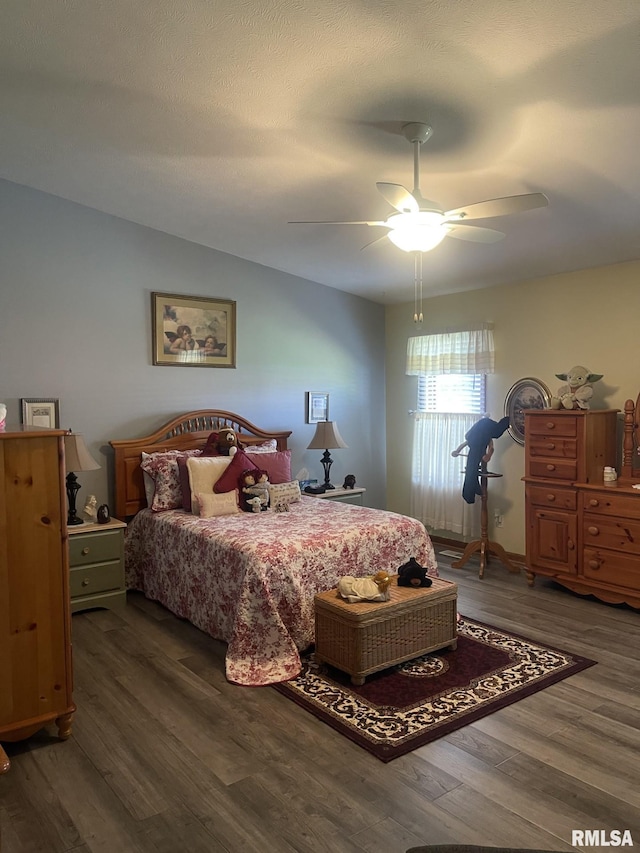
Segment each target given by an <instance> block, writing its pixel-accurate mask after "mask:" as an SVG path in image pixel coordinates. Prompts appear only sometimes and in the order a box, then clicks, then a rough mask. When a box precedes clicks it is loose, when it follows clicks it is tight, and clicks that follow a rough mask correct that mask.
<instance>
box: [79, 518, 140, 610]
mask: <svg viewBox="0 0 640 853" xmlns="http://www.w3.org/2000/svg"><path fill="white" fill-rule="evenodd" d="M126 527H127V525H126V524H124V522H122V521H118V520H117V519H112V520H111V521H108V522H107V523H106V524H96V523H94V522H87V523H86V524H78V525H76V526H72V527H69V528H68V533H69V568H70V589H71V612H72V613H76V612H77V611H78V610H88V609H89V608H90V607H108V608H113V607H117V606H118V605H122V604H126V601H127V592H126V588H125V584H124V531H125V530H126Z"/></svg>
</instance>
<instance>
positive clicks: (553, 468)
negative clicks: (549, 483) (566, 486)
mask: <svg viewBox="0 0 640 853" xmlns="http://www.w3.org/2000/svg"><path fill="white" fill-rule="evenodd" d="M527 474H528V475H529V476H530V477H540V478H542V479H545V480H565V481H566V482H569V483H572V482H574V481H575V480H576V478H577V476H578V462H577V460H574V461H570V460H568V459H557V460H553V461H551V460H549V459H530V460H529V468H528V471H527Z"/></svg>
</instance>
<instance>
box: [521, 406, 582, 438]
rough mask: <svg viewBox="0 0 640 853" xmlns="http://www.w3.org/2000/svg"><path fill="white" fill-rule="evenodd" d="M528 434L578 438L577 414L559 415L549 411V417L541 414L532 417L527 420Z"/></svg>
mask: <svg viewBox="0 0 640 853" xmlns="http://www.w3.org/2000/svg"><path fill="white" fill-rule="evenodd" d="M527 435H530V436H534V435H557V436H565V437H566V438H576V436H577V435H578V421H577V418H576V417H575V416H568V417H567V416H566V415H564V416H561V417H558V414H557V413H556V412H553V413H551V412H550V413H549V415H548V416H547V417H544V416H540V417H535V418H531V419H530V420H529V421H528V422H527Z"/></svg>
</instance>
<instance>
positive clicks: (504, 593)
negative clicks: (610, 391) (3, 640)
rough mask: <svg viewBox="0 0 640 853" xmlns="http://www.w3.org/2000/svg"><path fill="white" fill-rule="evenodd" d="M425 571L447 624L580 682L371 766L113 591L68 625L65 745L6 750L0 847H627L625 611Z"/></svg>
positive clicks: (119, 851) (635, 783)
mask: <svg viewBox="0 0 640 853" xmlns="http://www.w3.org/2000/svg"><path fill="white" fill-rule="evenodd" d="M443 547H444V546H443ZM438 550H441V548H439V549H438ZM439 560H440V566H441V574H442V576H443V577H445V578H449V579H453V580H456V581H457V582H458V584H459V609H460V611H461V612H462V613H463V614H466V615H468V616H470V617H472V618H475V619H479V620H481V621H484V622H488V623H489V624H493V625H496V626H499V627H503V628H507V629H509V630H512V631H514V632H516V633H521V634H524V635H525V636H527V637H530V638H532V639H538V640H541V641H544V642H547V643H549V644H551V645H557V646H559V647H561V648H565V649H568V650H571V651H574V652H576V653H579V654H582V655H585V656H587V657H591V658H594V659H596V660H597V661H598V665H597V666H594V667H591V668H590V669H587V670H585V671H584V672H581V673H579V674H577V675H574V676H573V677H571V678H569V679H567V680H565V681H563V682H561V683H559V684H557V685H554V686H552V687H549V688H547V689H546V690H543V691H541V692H539V693H537V694H536V695H534V696H531V697H529V698H527V699H524V700H522V701H520V702H518V703H516V704H515V705H512V706H510V707H508V708H505V709H503V710H501V711H498V712H496V713H495V714H493V715H491V716H489V717H486V718H485V719H483V720H480V721H479V722H476V723H473V724H472V725H469V726H467V727H466V728H464V729H461V730H460V731H458V732H455V733H454V734H451V735H448V736H447V737H444V738H442V739H441V740H438V741H436V742H435V743H432V744H429V745H427V746H425V747H423V748H421V749H419V750H417V751H415V752H413V753H411V754H409V755H406V756H404V757H402V758H398V759H396V760H395V761H393V762H391V763H390V764H386V765H385V764H382V763H381V762H379V761H378V760H377V759H375V758H373V757H372V756H371V755H369V754H368V753H366V752H365V751H364V750H362V749H360V748H359V747H357V746H355V745H354V744H352V743H351V742H350V741H348V740H346V739H345V738H343V737H341V736H340V735H339V734H337V733H336V732H334V731H333V730H332V729H330V728H328V727H327V726H325V725H324V724H323V723H321V722H319V721H318V720H316V719H315V718H314V717H313V716H311V715H310V714H308V713H306V712H305V711H303V710H301V709H300V708H298V707H297V706H296V705H295V704H294V703H293V702H291V701H290V700H288V699H286V698H285V697H283V696H282V695H280V694H279V693H277V692H276V691H275V690H273V689H271V688H268V687H264V688H247V687H238V686H235V685H232V684H229V683H228V682H227V681H226V680H225V677H224V667H223V657H224V647H223V645H222V644H221V643H218V642H216V641H213V640H211V639H209V638H208V637H206V636H205V635H204V634H202V633H200V632H199V631H198V630H197V629H195V628H193V627H192V626H190V625H189V624H188V623H186V622H183V621H181V620H178V619H176V618H175V617H173V616H171V614H169V613H168V612H167V611H165V610H164V609H163V608H162V607H160V606H159V605H156V604H154V603H152V602H149V601H146V600H145V599H144V598H143V597H142V596H141V595H140V594H131V593H130V595H129V603H128V605H127V607H126V608H124V609H123V610H122V612H121V613H113V612H111V611H107V610H95V611H90V612H86V613H79V614H76V615H75V616H74V617H73V641H74V645H73V654H74V668H75V691H74V695H75V701H76V703H77V706H78V711H77V714H76V717H75V720H74V726H73V735H72V737H71V738H70V739H69V740H68V741H66V742H65V743H63V742H59V741H57V740H56V738H55V729H52V730H50V731H43V732H41V733H40V734H39V735H37V736H35V737H33V738H31V739H30V740H29V741H26V742H22V743H19V744H9V745H8V746H7V752H8V753H9V755H10V757H11V761H12V766H11V770H10V771H9V773H7V774H6V775H3V776H0V850H1V851H2V853H24V851H30V853H40V851H42V853H61V851H74V853H90V851H91V853H94V852H95V853H97V851H101V853H102V852H103V851H104V853H129V851H132V852H133V851H162V853H181V851H189V853H200V851H202V853H204V851H207V853H209V852H210V851H232V853H236V851H248V853H252V851H255V853H258V851H259V853H270V851H278V853H280V851H285V852H286V851H304V852H305V853H306V852H307V851H309V853H311V851H313V853H316V851H324V853H336V852H337V853H342V851H345V853H347V851H353V852H354V853H355V851H358V853H362V851H368V853H401V852H402V853H403V851H405V850H406V849H407V848H408V847H411V846H414V845H418V844H445V843H467V844H470V843H473V844H483V845H496V846H512V847H534V848H546V849H549V850H558V851H560V850H571V849H575V848H572V846H571V838H572V836H571V831H572V829H604V830H606V831H607V833H608V832H609V831H611V830H614V829H618V830H624V829H628V830H630V831H631V833H632V836H633V840H634V843H635V845H636V846H638V845H640V728H639V723H640V613H638V612H636V611H634V610H631V609H629V608H627V607H617V606H608V605H605V604H602V603H599V602H596V601H595V600H592V599H588V598H581V597H579V596H576V595H573V594H572V593H569V592H567V591H565V590H562V589H561V588H559V587H556V586H555V585H554V584H552V583H551V582H549V581H544V580H538V581H537V585H536V588H535V589H533V590H532V589H529V588H528V587H527V585H526V582H525V579H524V575H510V574H508V573H507V571H506V570H505V569H504V568H503V567H502V566H501V564H500V563H499V562H498V561H495V562H492V563H491V564H490V565H489V566H488V568H487V571H486V576H485V579H484V580H483V581H480V580H479V579H478V577H477V563H476V562H474V560H471V561H470V562H469V563H468V564H467V565H466V566H465V567H464V569H461V570H454V569H451V568H450V567H449V565H448V564H449V560H448V559H447V558H446V557H439ZM589 849H593V848H589ZM596 849H601V850H603V851H604V850H607V849H608V848H607V847H602V848H596Z"/></svg>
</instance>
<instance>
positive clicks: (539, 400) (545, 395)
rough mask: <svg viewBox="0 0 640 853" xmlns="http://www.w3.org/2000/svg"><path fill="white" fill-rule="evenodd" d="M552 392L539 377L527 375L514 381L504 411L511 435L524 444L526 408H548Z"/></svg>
mask: <svg viewBox="0 0 640 853" xmlns="http://www.w3.org/2000/svg"><path fill="white" fill-rule="evenodd" d="M550 402H551V392H550V391H549V389H548V388H547V386H546V385H545V384H544V382H541V381H540V380H539V379H534V377H533V376H526V377H525V378H524V379H519V380H518V381H517V382H516V383H514V384H513V385H512V386H511V388H509V390H508V392H507V396H506V398H505V401H504V413H505V415H507V416H508V418H509V435H510V436H511V438H512V439H513V440H514V441H516V442H517V443H518V444H522V445H524V438H525V436H524V412H525V410H526V409H548V408H549V404H550Z"/></svg>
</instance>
